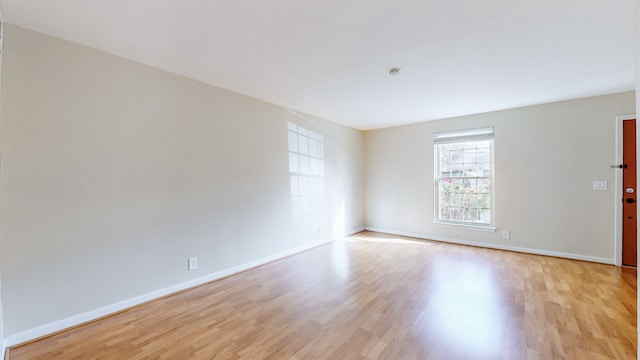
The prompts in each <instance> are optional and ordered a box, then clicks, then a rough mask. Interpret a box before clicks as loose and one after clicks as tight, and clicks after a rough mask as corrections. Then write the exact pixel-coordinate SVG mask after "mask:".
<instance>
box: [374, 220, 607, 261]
mask: <svg viewBox="0 0 640 360" xmlns="http://www.w3.org/2000/svg"><path fill="white" fill-rule="evenodd" d="M367 230H368V231H374V232H379V233H384V234H390V235H399V236H408V237H413V238H417V239H424V240H434V241H441V242H446V243H451V244H458V245H470V246H476V247H482V248H489V249H496V250H508V251H515V252H520V253H525V254H533V255H545V256H553V257H558V258H564V259H572V260H583V261H590V262H597V263H602V264H609V265H615V261H614V259H609V258H603V257H597V256H589V255H581V254H572V253H564V252H559V251H549V250H541V249H532V248H525V247H519V246H509V245H502V244H492V243H486V242H480V241H472V240H463V239H454V238H450V237H444V236H433V235H426V234H419V233H412V232H406V231H397V230H390V229H383V228H377V227H367Z"/></svg>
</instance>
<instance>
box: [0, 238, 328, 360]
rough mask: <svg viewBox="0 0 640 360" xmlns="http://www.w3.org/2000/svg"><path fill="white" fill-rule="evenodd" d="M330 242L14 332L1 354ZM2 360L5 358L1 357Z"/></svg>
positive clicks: (269, 257)
mask: <svg viewBox="0 0 640 360" xmlns="http://www.w3.org/2000/svg"><path fill="white" fill-rule="evenodd" d="M332 241H333V239H324V240H320V241H317V242H313V243H310V244H307V245H304V246H300V247H297V248H294V249H291V250H287V251H284V252H281V253H278V254H275V255H271V256H268V257H265V258H262V259H258V260H255V261H251V262H248V263H246V264H242V265H238V266H234V267H232V268H229V269H225V270H221V271H218V272H215V273H212V274H209V275H206V276H203V277H199V278H197V279H193V280H189V281H185V282H183V283H180V284H176V285H173V286H169V287H167V288H164V289H160V290H156V291H152V292H150V293H147V294H144V295H140V296H137V297H134V298H131V299H127V300H123V301H120V302H118V303H115V304H112V305H107V306H104V307H101V308H99V309H95V310H91V311H87V312H85V313H82V314H78V315H74V316H71V317H68V318H66V319H62V320H58V321H54V322H52V323H49V324H45V325H41V326H38V327H35V328H32V329H29V330H25V331H22V332H20V333H17V334H15V335H10V336H7V337H6V338H5V339H4V341H3V342H2V346H3V348H2V349H3V352H2V353H3V354H4V349H5V348H6V347H11V346H15V345H19V344H22V343H24V342H27V341H31V340H35V339H38V338H41V337H43V336H47V335H50V334H53V333H56V332H58V331H61V330H64V329H68V328H70V327H73V326H76V325H80V324H83V323H86V322H89V321H92V320H96V319H99V318H101V317H105V316H107V315H110V314H113V313H116V312H118V311H122V310H125V309H128V308H130V307H133V306H136V305H140V304H142V303H145V302H148V301H151V300H154V299H158V298H161V297H163V296H167V295H170V294H173V293H176V292H179V291H182V290H186V289H189V288H192V287H195V286H198V285H202V284H205V283H208V282H211V281H214V280H218V279H221V278H223V277H227V276H229V275H233V274H237V273H239V272H243V271H246V270H249V269H251V268H254V267H258V266H261V265H264V264H266V263H269V262H272V261H275V260H279V259H282V258H285V257H287V256H291V255H294V254H297V253H300V252H303V251H306V250H309V249H313V248H315V247H318V246H321V245H324V244H327V243H330V242H332ZM3 359H4V357H3Z"/></svg>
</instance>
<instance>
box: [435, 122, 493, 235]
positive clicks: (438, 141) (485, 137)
mask: <svg viewBox="0 0 640 360" xmlns="http://www.w3.org/2000/svg"><path fill="white" fill-rule="evenodd" d="M494 138H495V130H494V127H493V126H491V127H484V128H474V129H464V130H454V131H443V132H437V133H434V142H433V154H434V174H433V178H434V181H433V182H434V189H433V190H434V193H433V195H434V196H433V200H434V205H433V207H434V213H433V222H434V223H436V224H441V225H451V226H456V227H458V226H461V227H468V228H474V229H479V230H488V231H495V230H496V225H495V224H496V211H495V189H496V187H495V140H494ZM479 141H489V167H490V171H489V175H488V176H473V177H467V176H460V177H455V178H459V179H476V180H477V179H482V178H488V179H489V184H490V189H491V190H490V192H489V195H490V196H489V198H490V200H489V201H490V205H489V209H490V222H489V223H478V222H470V221H460V220H450V219H440V182H441V181H442V180H443V179H444V177H442V176H441V171H440V170H441V166H440V165H441V164H440V151H441V149H440V146H441V145H443V144H454V143H468V142H479ZM448 178H449V179H451V178H453V177H451V176H449V177H448Z"/></svg>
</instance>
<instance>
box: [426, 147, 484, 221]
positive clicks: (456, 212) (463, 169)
mask: <svg viewBox="0 0 640 360" xmlns="http://www.w3.org/2000/svg"><path fill="white" fill-rule="evenodd" d="M434 150H435V151H437V158H436V164H435V169H436V170H435V173H436V174H435V175H436V181H437V188H436V192H437V193H436V196H437V198H436V201H437V207H438V211H437V212H436V216H437V217H438V219H439V220H445V221H451V222H463V223H471V224H491V222H492V218H491V208H492V201H493V200H492V198H493V197H492V194H491V192H492V188H491V176H492V168H491V167H492V161H493V158H492V154H491V151H492V141H491V140H488V141H467V142H465V141H460V142H454V143H446V144H442V143H436V144H435V145H434Z"/></svg>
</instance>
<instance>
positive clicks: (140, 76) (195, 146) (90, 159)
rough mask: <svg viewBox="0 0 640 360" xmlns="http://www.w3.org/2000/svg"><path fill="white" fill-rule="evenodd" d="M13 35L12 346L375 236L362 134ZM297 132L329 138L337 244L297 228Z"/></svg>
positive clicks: (7, 246) (330, 224) (9, 111)
mask: <svg viewBox="0 0 640 360" xmlns="http://www.w3.org/2000/svg"><path fill="white" fill-rule="evenodd" d="M5 34H6V40H5V52H4V65H3V68H2V87H3V95H2V104H1V106H2V119H1V124H0V131H1V133H2V143H1V149H0V151H1V152H2V163H1V165H2V169H1V170H2V181H1V182H0V228H1V229H2V245H3V248H4V252H5V254H4V257H3V263H2V274H3V284H2V285H3V300H4V306H5V312H4V314H5V325H6V326H5V334H6V335H7V336H12V335H15V334H16V333H20V332H23V331H28V330H29V329H33V328H34V327H37V326H40V325H43V324H48V323H51V322H54V321H58V320H61V319H65V318H67V317H70V316H73V315H76V314H80V313H83V312H87V311H92V310H93V309H97V308H100V307H103V306H107V305H110V304H114V303H116V302H119V301H123V300H126V299H130V298H132V297H136V296H139V295H141V294H146V293H149V292H153V291H156V290H158V289H163V288H166V287H169V286H172V285H175V284H179V283H182V282H185V281H189V280H192V279H194V278H197V277H201V276H203V275H206V274H211V273H215V272H217V271H221V270H224V269H229V268H232V267H234V266H238V265H242V264H245V263H249V262H252V261H254V260H256V259H261V258H264V257H268V256H271V255H273V254H278V253H282V252H286V251H287V250H290V249H295V248H299V247H303V246H305V245H309V244H314V243H316V242H318V241H319V240H323V239H328V238H329V237H330V236H331V234H332V231H333V228H334V225H335V224H346V225H344V227H343V228H342V229H340V232H342V231H346V232H349V231H351V230H354V229H357V228H359V227H362V226H363V225H364V222H363V210H362V209H363V193H362V190H361V189H362V187H363V186H362V182H363V148H364V145H363V141H364V135H363V133H362V132H360V131H357V130H353V129H350V128H347V127H343V126H340V125H337V124H335V123H331V122H328V121H324V120H321V119H313V118H311V117H308V118H310V119H312V122H309V121H307V120H304V119H302V118H300V117H298V116H295V115H294V114H292V113H291V112H289V111H287V110H286V109H284V108H281V107H278V106H275V105H271V104H268V103H264V102H261V101H258V100H255V99H252V98H248V97H245V96H242V95H238V94H235V93H232V92H229V91H225V90H222V89H219V88H215V87H212V86H208V85H205V84H202V83H199V82H196V81H193V80H190V79H186V78H183V77H180V76H176V75H173V74H169V73H166V72H163V71H160V70H157V69H154V68H150V67H147V66H144V65H141V64H137V63H133V62H130V61H127V60H124V59H121V58H118V57H115V56H111V55H108V54H105V53H101V52H99V51H95V50H93V49H89V48H86V47H83V46H80V45H77V44H73V43H70V42H66V41H62V40H60V39H56V38H53V37H50V36H46V35H42V34H38V33H34V32H31V31H28V30H25V29H21V28H17V27H13V26H7V27H6V32H5ZM288 122H296V123H299V124H301V125H303V126H309V127H316V128H317V130H318V131H320V132H321V133H322V134H323V135H324V137H325V146H326V168H327V169H326V176H325V181H326V189H327V196H326V202H325V203H324V205H323V206H322V219H323V220H322V221H323V222H324V223H323V224H322V231H321V234H318V233H317V232H316V230H317V227H315V228H305V229H302V230H300V229H297V228H296V227H295V226H294V222H293V219H292V207H291V198H290V185H289V170H288V153H287V151H288V150H287V123H288ZM190 256H197V257H198V258H199V265H200V268H199V269H198V270H197V271H193V272H188V271H187V258H188V257H190Z"/></svg>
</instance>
